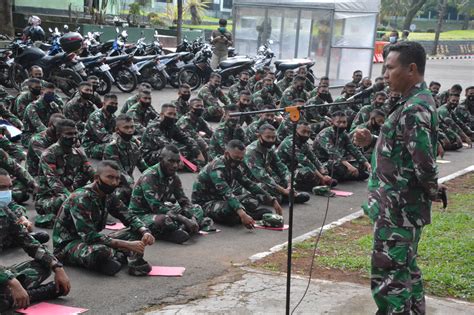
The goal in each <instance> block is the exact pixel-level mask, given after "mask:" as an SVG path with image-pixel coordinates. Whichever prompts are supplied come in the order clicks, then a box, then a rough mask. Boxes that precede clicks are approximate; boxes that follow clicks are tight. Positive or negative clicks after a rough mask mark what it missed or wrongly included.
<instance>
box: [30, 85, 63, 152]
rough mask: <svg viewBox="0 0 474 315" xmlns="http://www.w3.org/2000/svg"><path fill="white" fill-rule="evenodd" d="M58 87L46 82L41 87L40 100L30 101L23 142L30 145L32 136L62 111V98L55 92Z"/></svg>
mask: <svg viewBox="0 0 474 315" xmlns="http://www.w3.org/2000/svg"><path fill="white" fill-rule="evenodd" d="M55 89H56V87H55V86H54V84H52V83H49V82H47V83H45V84H44V86H43V87H42V89H41V96H40V98H39V99H38V100H36V101H34V102H32V103H30V104H29V105H28V106H27V107H26V109H25V114H24V115H23V127H24V129H23V133H22V135H21V144H23V146H24V147H26V148H27V147H28V145H29V143H30V138H31V137H32V136H33V135H34V134H36V133H38V132H41V131H43V130H45V129H46V126H47V125H48V122H49V118H50V117H51V115H52V114H54V113H61V112H62V111H61V108H62V106H63V103H62V100H61V99H60V98H59V97H58V96H57V95H56V93H55Z"/></svg>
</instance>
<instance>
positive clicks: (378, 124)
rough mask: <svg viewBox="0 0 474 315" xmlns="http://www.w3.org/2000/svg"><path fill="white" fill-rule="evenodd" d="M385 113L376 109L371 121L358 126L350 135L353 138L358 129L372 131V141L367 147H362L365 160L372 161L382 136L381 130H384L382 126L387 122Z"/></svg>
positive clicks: (371, 115) (371, 114) (370, 118)
mask: <svg viewBox="0 0 474 315" xmlns="http://www.w3.org/2000/svg"><path fill="white" fill-rule="evenodd" d="M385 117H386V115H385V112H384V111H382V110H380V109H374V110H373V111H372V112H371V113H370V117H369V120H368V121H367V122H365V123H363V124H360V125H358V126H355V128H354V130H352V131H351V132H350V134H349V136H350V138H351V139H352V138H353V135H354V133H355V131H356V130H357V129H367V130H369V131H370V133H371V134H372V141H371V143H370V144H369V145H367V146H365V147H360V151H361V152H362V154H364V156H365V158H366V159H367V160H368V161H370V160H371V157H372V152H373V151H374V148H375V143H376V142H377V139H378V138H379V134H380V128H382V125H383V124H384V122H385Z"/></svg>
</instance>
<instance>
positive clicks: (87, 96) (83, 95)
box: [81, 92, 94, 101]
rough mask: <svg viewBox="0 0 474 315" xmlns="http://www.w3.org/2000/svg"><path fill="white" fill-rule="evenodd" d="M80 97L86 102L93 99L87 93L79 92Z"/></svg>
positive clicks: (91, 95) (92, 95)
mask: <svg viewBox="0 0 474 315" xmlns="http://www.w3.org/2000/svg"><path fill="white" fill-rule="evenodd" d="M81 97H82V98H83V99H85V100H87V101H90V100H91V99H92V98H93V97H94V94H89V93H82V92H81Z"/></svg>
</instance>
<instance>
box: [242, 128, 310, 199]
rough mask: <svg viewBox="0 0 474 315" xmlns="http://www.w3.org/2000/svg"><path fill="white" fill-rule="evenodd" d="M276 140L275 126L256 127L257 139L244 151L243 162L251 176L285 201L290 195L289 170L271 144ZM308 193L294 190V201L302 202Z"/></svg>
mask: <svg viewBox="0 0 474 315" xmlns="http://www.w3.org/2000/svg"><path fill="white" fill-rule="evenodd" d="M275 142H276V131H275V127H273V126H272V125H269V124H264V125H262V126H261V127H260V128H259V129H258V139H257V140H255V141H254V142H252V143H251V144H250V145H249V146H248V147H247V151H246V152H245V158H244V162H245V164H246V165H247V166H248V168H249V169H250V172H251V173H252V176H253V177H254V178H255V179H256V180H257V181H258V182H259V184H260V185H261V186H262V187H263V189H265V190H266V191H267V192H269V193H270V194H271V195H272V196H274V197H276V198H278V199H280V200H282V201H287V200H288V198H289V195H290V185H289V182H288V181H289V179H290V172H289V170H288V167H287V166H286V165H285V164H284V163H283V162H282V161H281V160H280V158H279V157H278V155H277V154H276V152H275V149H274V148H273V146H274V145H275ZM308 200H309V195H308V194H306V193H302V192H295V203H304V202H306V201H308Z"/></svg>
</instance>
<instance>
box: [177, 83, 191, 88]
mask: <svg viewBox="0 0 474 315" xmlns="http://www.w3.org/2000/svg"><path fill="white" fill-rule="evenodd" d="M190 88H191V86H190V85H189V84H187V83H183V84H180V85H179V89H190Z"/></svg>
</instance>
